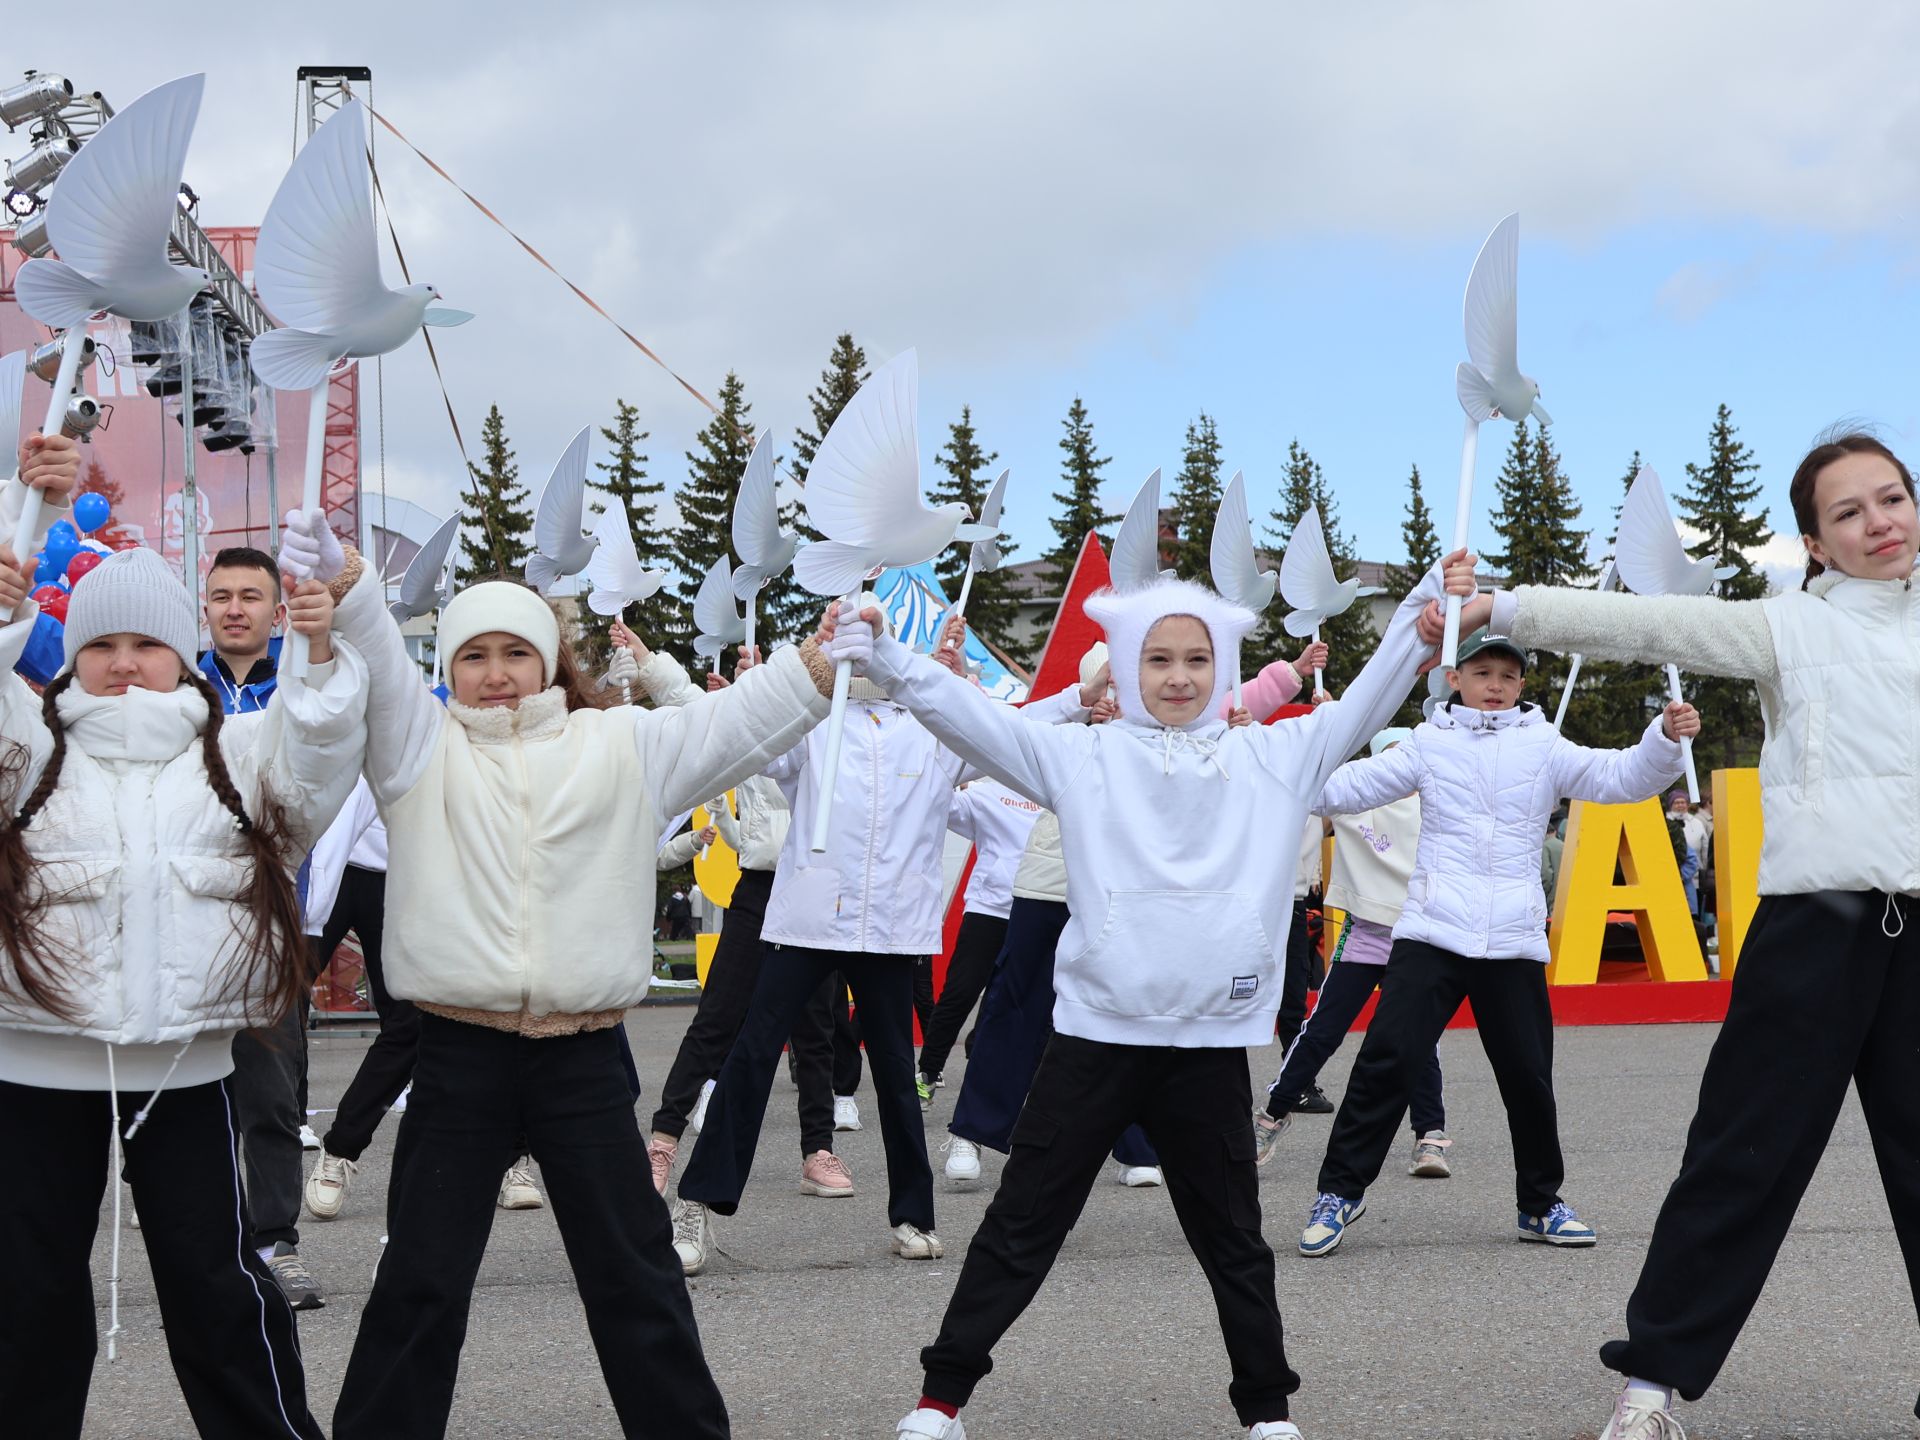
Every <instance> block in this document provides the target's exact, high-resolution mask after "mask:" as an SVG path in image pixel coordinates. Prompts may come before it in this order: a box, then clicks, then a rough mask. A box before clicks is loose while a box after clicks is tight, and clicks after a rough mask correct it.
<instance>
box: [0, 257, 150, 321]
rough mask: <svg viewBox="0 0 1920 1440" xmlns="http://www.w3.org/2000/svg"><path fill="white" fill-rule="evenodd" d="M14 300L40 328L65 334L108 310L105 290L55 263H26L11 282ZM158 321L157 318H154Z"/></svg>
mask: <svg viewBox="0 0 1920 1440" xmlns="http://www.w3.org/2000/svg"><path fill="white" fill-rule="evenodd" d="M13 297H14V299H16V300H18V301H19V302H20V308H21V309H22V310H24V311H26V312H27V314H29V315H31V316H32V317H33V318H34V319H36V320H38V321H39V322H40V323H41V324H42V325H51V326H52V327H53V328H54V329H56V330H66V329H69V328H72V327H77V326H80V325H83V324H84V323H85V322H86V319H87V317H88V316H89V315H92V314H94V313H95V312H96V311H99V310H104V309H106V308H107V302H108V301H109V300H110V299H111V298H112V297H111V296H110V295H109V294H108V292H107V291H106V289H105V288H104V287H102V286H100V285H98V284H96V283H95V282H94V281H92V280H89V279H88V278H87V277H86V276H85V275H82V274H81V273H80V272H79V271H78V270H76V269H74V268H73V267H72V266H71V265H67V264H63V263H62V262H60V261H58V260H45V259H42V260H29V261H28V262H27V263H26V264H25V265H22V266H21V267H20V272H19V274H17V275H15V276H14V279H13ZM156 318H158V317H156Z"/></svg>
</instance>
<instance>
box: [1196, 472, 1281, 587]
mask: <svg viewBox="0 0 1920 1440" xmlns="http://www.w3.org/2000/svg"><path fill="white" fill-rule="evenodd" d="M1208 561H1209V568H1210V569H1211V570H1212V571H1213V588H1214V589H1216V590H1218V591H1219V592H1220V593H1221V594H1222V595H1224V596H1225V597H1226V598H1227V599H1229V600H1231V601H1233V603H1234V604H1236V605H1244V606H1245V607H1246V608H1247V609H1249V610H1251V611H1253V612H1254V613H1255V614H1256V615H1257V614H1259V612H1260V611H1262V610H1264V609H1266V608H1267V606H1268V605H1269V604H1271V603H1272V602H1273V592H1274V587H1275V586H1276V585H1277V584H1278V583H1279V579H1280V577H1279V576H1277V575H1275V574H1274V573H1273V572H1272V571H1271V570H1262V569H1261V568H1260V560H1259V557H1258V556H1257V555H1256V554H1255V553H1254V548H1253V521H1252V519H1251V518H1250V517H1249V516H1248V514H1247V482H1246V477H1245V476H1244V475H1242V474H1241V473H1240V472H1239V471H1237V470H1236V471H1235V472H1234V475H1233V479H1231V480H1229V481H1228V482H1227V488H1226V489H1225V490H1223V491H1222V492H1221V494H1220V510H1219V513H1218V514H1217V515H1216V516H1215V517H1214V521H1213V547H1212V550H1211V552H1210V553H1209V555H1208Z"/></svg>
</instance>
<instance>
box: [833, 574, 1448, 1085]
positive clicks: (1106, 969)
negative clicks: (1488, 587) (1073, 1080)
mask: <svg viewBox="0 0 1920 1440" xmlns="http://www.w3.org/2000/svg"><path fill="white" fill-rule="evenodd" d="M1441 593H1442V591H1441V577H1440V573H1439V570H1438V569H1437V568H1436V569H1435V570H1434V571H1433V572H1432V573H1431V574H1429V575H1428V576H1426V577H1425V578H1424V579H1423V580H1422V581H1421V583H1420V585H1419V586H1417V587H1416V588H1415V590H1414V592H1413V593H1412V594H1411V595H1410V596H1408V597H1407V599H1406V600H1405V601H1403V602H1402V603H1401V605H1400V608H1399V609H1398V610H1397V611H1396V612H1395V616H1394V621H1393V624H1392V625H1391V626H1389V628H1388V630H1387V634H1386V636H1385V638H1384V639H1383V640H1382V641H1381V644H1380V648H1379V650H1378V651H1377V652H1376V653H1375V655H1374V656H1373V658H1372V659H1371V660H1370V661H1368V663H1367V665H1366V667H1365V668H1364V669H1363V670H1362V671H1361V672H1360V674H1359V675H1358V676H1357V677H1355V679H1354V682H1353V684H1352V685H1351V686H1349V687H1348V689H1347V692H1346V695H1345V697H1344V698H1342V699H1340V700H1337V701H1332V702H1329V703H1327V704H1324V705H1322V706H1320V707H1319V708H1318V709H1317V710H1315V711H1314V713H1313V714H1312V715H1310V716H1306V717H1304V718H1302V719H1299V720H1292V721H1288V722H1286V723H1285V724H1281V725H1275V726H1252V727H1248V728H1242V729H1229V728H1228V727H1227V725H1226V724H1225V723H1224V722H1223V721H1221V720H1219V719H1216V718H1214V716H1215V713H1216V711H1217V707H1218V704H1219V701H1220V697H1221V695H1222V694H1223V693H1224V692H1225V689H1226V686H1227V683H1228V682H1227V671H1228V669H1229V668H1230V666H1229V665H1228V664H1216V666H1215V690H1214V693H1213V695H1212V696H1211V697H1210V698H1209V700H1208V703H1207V704H1206V705H1205V706H1204V707H1203V708H1202V710H1201V714H1202V715H1203V716H1204V717H1206V718H1203V719H1200V720H1196V721H1193V722H1191V723H1189V724H1187V725H1184V726H1181V727H1177V728H1175V727H1169V726H1165V725H1160V724H1158V723H1156V722H1154V721H1152V720H1151V719H1141V718H1136V717H1135V712H1136V711H1137V710H1140V709H1141V708H1142V707H1143V704H1144V702H1143V700H1142V697H1141V689H1140V684H1139V670H1140V655H1141V649H1142V646H1143V643H1144V641H1145V639H1146V636H1147V634H1148V632H1149V631H1150V630H1151V629H1152V627H1153V625H1154V624H1155V623H1157V621H1158V620H1160V619H1162V618H1164V617H1166V616H1168V615H1194V616H1196V617H1198V618H1199V619H1200V620H1202V622H1203V623H1205V624H1206V626H1207V629H1208V632H1209V634H1210V635H1211V637H1212V643H1213V653H1214V655H1215V656H1216V657H1221V658H1222V659H1225V658H1228V657H1231V656H1232V655H1233V653H1234V646H1235V645H1236V644H1237V643H1238V642H1239V639H1240V638H1241V636H1242V635H1244V634H1245V632H1246V629H1247V628H1248V627H1250V626H1251V624H1252V622H1253V617H1252V616H1251V615H1250V614H1249V613H1248V612H1246V611H1245V610H1242V609H1240V608H1239V607H1237V606H1231V605H1228V604H1227V603H1226V602H1225V601H1223V600H1221V599H1220V598H1219V597H1218V596H1216V595H1213V594H1212V593H1211V592H1210V591H1206V590H1204V589H1202V588H1201V587H1199V586H1195V585H1190V584H1186V583H1185V582H1179V581H1163V582H1161V583H1159V584H1156V585H1152V586H1148V587H1145V588H1143V589H1141V590H1138V591H1133V592H1130V593H1128V594H1125V595H1120V596H1114V595H1112V594H1110V593H1103V594H1102V595H1099V596H1096V597H1095V598H1094V599H1093V600H1092V601H1089V602H1088V605H1087V612H1088V614H1089V615H1092V616H1093V618H1094V619H1096V620H1097V621H1099V622H1100V624H1101V625H1102V626H1103V628H1104V629H1105V630H1106V632H1107V643H1108V646H1109V649H1110V652H1111V654H1110V663H1111V666H1112V673H1113V679H1114V688H1115V693H1116V694H1118V695H1119V696H1120V698H1121V709H1122V716H1121V718H1120V719H1119V720H1116V721H1115V722H1113V723H1112V724H1109V725H1100V726H1079V725H1069V726H1058V727H1046V726H1037V725H1027V724H1022V723H1021V722H1020V721H1019V720H1018V719H1017V718H1015V717H1014V716H1012V715H1011V714H1009V713H1007V712H1005V711H1004V710H1002V709H1001V707H998V706H996V705H994V704H993V703H992V702H991V701H989V700H987V699H986V698H985V697H984V696H981V695H979V693H978V692H977V691H975V690H974V689H973V687H971V686H967V685H962V684H960V683H959V682H958V681H956V680H955V679H954V678H953V677H952V676H951V675H949V674H947V672H945V671H943V670H941V669H940V668H939V667H938V666H937V665H934V664H933V663H931V662H930V661H926V660H923V659H920V658H918V657H916V656H914V655H913V654H912V653H911V652H910V651H908V650H907V649H906V648H905V647H903V646H901V645H899V644H898V643H896V642H893V641H891V640H884V639H883V640H877V641H876V642H875V645H874V657H873V663H872V665H871V667H870V669H869V673H870V674H872V675H874V676H875V678H876V679H878V680H879V681H880V682H881V683H882V684H883V685H885V686H886V688H887V691H888V693H889V694H891V695H894V696H897V697H898V698H899V699H900V700H901V701H902V702H903V703H905V704H906V705H907V706H909V707H910V708H911V709H912V710H913V711H914V713H915V714H916V715H918V716H919V717H920V719H921V722H922V723H923V724H925V725H926V726H927V727H928V728H929V729H930V730H932V731H934V733H936V734H937V735H939V737H940V738H941V740H942V741H943V742H944V743H945V744H947V745H949V746H951V747H952V748H953V749H954V750H956V751H958V752H959V753H960V754H962V755H964V756H966V757H967V759H968V760H970V761H972V762H973V763H975V764H977V765H979V766H980V767H981V768H982V769H985V770H986V771H988V772H989V773H990V774H993V775H996V776H997V777H998V778H999V779H1001V780H1002V781H1004V782H1005V783H1007V784H1008V785H1010V786H1012V787H1013V788H1014V789H1015V790H1017V791H1019V792H1020V793H1021V794H1023V795H1026V796H1027V797H1028V798H1029V799H1031V800H1034V801H1035V802H1037V803H1039V804H1041V805H1044V806H1046V807H1047V808H1048V809H1050V810H1053V811H1055V812H1057V813H1058V815H1059V817H1060V833H1061V838H1062V841H1063V844H1064V848H1065V852H1066V862H1067V894H1068V899H1067V903H1068V908H1069V909H1070V911H1071V912H1072V916H1071V919H1070V920H1069V922H1068V925H1067V928H1066V930H1065V932H1064V933H1063V935H1062V937H1061V941H1060V950H1059V962H1058V964H1057V965H1056V967H1055V970H1054V992H1055V996H1056V1000H1055V1005H1054V1025H1055V1028H1056V1029H1058V1030H1059V1031H1060V1032H1061V1033H1062V1034H1065V1035H1076V1036H1080V1037H1082V1038H1084V1039H1089V1040H1098V1041H1105V1042H1109V1043H1113V1044H1129V1045H1172V1046H1180V1047H1189V1048H1197V1047H1216V1046H1244V1045H1268V1044H1271V1043H1272V1042H1273V1027H1274V1017H1275V1015H1276V1013H1277V1011H1278V1009H1279V1005H1280V974H1281V969H1282V966H1283V964H1284V957H1285V953H1286V939H1287V927H1288V925H1289V923H1290V922H1291V919H1292V898H1293V880H1294V870H1295V867H1296V865H1297V863H1298V859H1299V851H1300V837H1301V833H1302V831H1303V830H1304V828H1305V826H1306V824H1307V812H1308V807H1309V806H1310V805H1311V803H1312V802H1313V801H1314V799H1316V798H1317V797H1318V795H1319V793H1320V788H1321V786H1322V785H1324V784H1325V783H1326V779H1327V777H1328V776H1330V775H1331V774H1332V773H1333V771H1334V769H1335V768H1336V767H1337V766H1338V765H1339V763H1340V762H1341V761H1342V760H1343V759H1345V758H1346V756H1347V755H1349V754H1351V753H1352V752H1353V751H1354V750H1355V749H1357V748H1359V746H1360V744H1361V743H1362V742H1363V741H1364V740H1365V739H1366V737H1367V736H1370V735H1372V734H1373V733H1374V731H1376V730H1378V729H1379V728H1380V727H1381V726H1382V725H1384V724H1386V722H1387V720H1388V719H1389V718H1390V717H1391V716H1392V714H1393V712H1394V710H1395V709H1397V708H1398V707H1399V705H1400V703H1401V701H1402V700H1404V699H1405V698H1406V695H1407V692H1408V690H1409V689H1411V687H1412V684H1413V680H1414V677H1415V674H1416V672H1417V669H1418V666H1419V663H1420V661H1421V660H1422V659H1423V658H1425V656H1426V655H1427V654H1428V653H1430V652H1429V648H1428V647H1427V646H1424V645H1422V644H1421V643H1420V640H1419V637H1418V635H1417V633H1416V631H1415V622H1416V620H1417V619H1418V616H1419V612H1420V610H1421V608H1422V607H1424V606H1425V605H1426V603H1427V602H1428V601H1429V600H1437V599H1439V598H1440V596H1441Z"/></svg>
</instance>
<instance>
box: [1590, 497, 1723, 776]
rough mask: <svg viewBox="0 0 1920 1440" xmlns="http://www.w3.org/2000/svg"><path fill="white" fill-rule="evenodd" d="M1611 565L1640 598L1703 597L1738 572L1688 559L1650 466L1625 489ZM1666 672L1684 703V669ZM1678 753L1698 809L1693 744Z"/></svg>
mask: <svg viewBox="0 0 1920 1440" xmlns="http://www.w3.org/2000/svg"><path fill="white" fill-rule="evenodd" d="M1613 563H1614V569H1615V571H1616V572H1617V573H1618V575H1619V578H1620V583H1621V584H1622V585H1624V586H1626V587H1627V589H1629V590H1631V591H1633V592H1634V593H1635V594H1636V595H1705V594H1707V593H1709V592H1710V591H1711V590H1712V589H1713V587H1714V584H1715V582H1716V581H1720V580H1724V579H1726V578H1727V577H1728V576H1729V575H1731V574H1733V573H1734V571H1735V570H1736V569H1737V568H1738V567H1737V566H1733V565H1722V566H1716V565H1715V564H1714V563H1713V561H1712V560H1711V559H1706V560H1695V559H1694V558H1693V557H1692V556H1690V555H1689V554H1687V547H1686V546H1685V545H1683V544H1682V543H1681V542H1680V532H1679V531H1678V530H1676V529H1675V528H1674V525H1673V512H1672V511H1671V510H1669V509H1668V508H1667V492H1666V490H1665V488H1664V487H1663V486H1662V485H1661V484H1660V477H1659V475H1658V474H1656V473H1655V472H1654V469H1653V467H1652V466H1651V465H1643V466H1641V467H1640V473H1639V474H1638V475H1635V476H1634V477H1633V484H1632V485H1631V486H1629V487H1628V488H1627V499H1626V503H1625V504H1624V505H1622V506H1621V507H1620V534H1619V538H1618V539H1617V540H1615V541H1614V547H1613ZM1666 670H1667V694H1668V695H1669V696H1670V697H1671V698H1672V699H1673V700H1674V701H1675V702H1676V703H1677V702H1678V701H1679V700H1680V699H1681V698H1682V696H1681V694H1680V667H1679V666H1677V665H1669V666H1667V667H1666ZM1680 749H1681V752H1682V754H1683V756H1684V757H1685V759H1686V762H1687V798H1688V799H1689V800H1691V801H1692V802H1693V803H1694V804H1696V805H1697V804H1699V803H1700V776H1699V774H1698V772H1697V771H1695V769H1694V766H1693V741H1692V740H1690V739H1687V740H1682V741H1681V742H1680Z"/></svg>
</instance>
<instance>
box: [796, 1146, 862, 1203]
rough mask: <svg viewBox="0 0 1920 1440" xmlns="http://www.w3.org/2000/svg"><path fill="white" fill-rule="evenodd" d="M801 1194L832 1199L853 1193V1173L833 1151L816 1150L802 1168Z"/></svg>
mask: <svg viewBox="0 0 1920 1440" xmlns="http://www.w3.org/2000/svg"><path fill="white" fill-rule="evenodd" d="M800 1193H801V1194H802V1195H819V1196H822V1197H823V1198H827V1199H831V1198H833V1197H835V1196H839V1195H851V1194H852V1193H853V1173H852V1172H851V1171H850V1170H848V1169H847V1166H846V1162H845V1161H843V1160H842V1159H841V1158H840V1157H839V1156H838V1155H836V1154H834V1153H833V1152H832V1151H831V1150H816V1151H814V1152H813V1153H812V1154H811V1155H809V1156H807V1159H806V1163H805V1164H803V1165H802V1166H801V1167H800Z"/></svg>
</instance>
